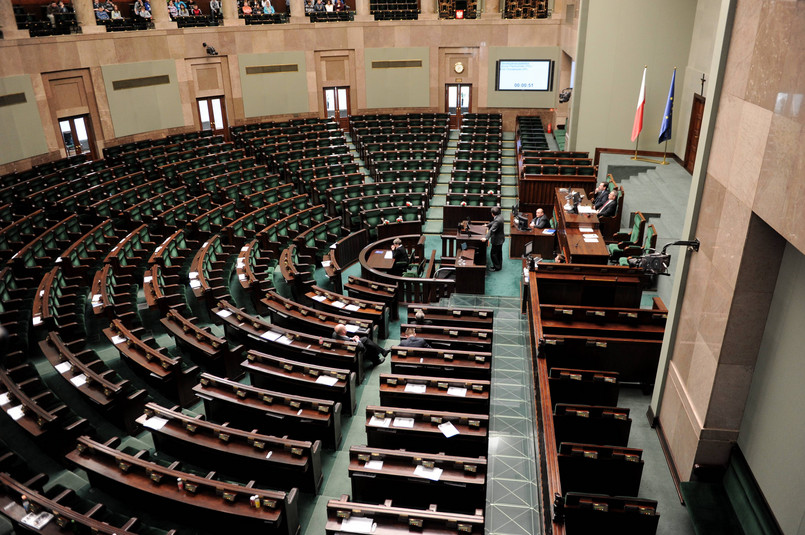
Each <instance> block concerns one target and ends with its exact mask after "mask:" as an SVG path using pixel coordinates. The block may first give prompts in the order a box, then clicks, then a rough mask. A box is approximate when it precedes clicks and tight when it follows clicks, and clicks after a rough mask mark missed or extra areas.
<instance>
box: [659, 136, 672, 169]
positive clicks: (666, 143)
mask: <svg viewBox="0 0 805 535" xmlns="http://www.w3.org/2000/svg"><path fill="white" fill-rule="evenodd" d="M666 154H668V140H667V139H666V140H665V145H664V146H663V148H662V162H660V165H668V164H669V163H670V162H666V161H665V156H666Z"/></svg>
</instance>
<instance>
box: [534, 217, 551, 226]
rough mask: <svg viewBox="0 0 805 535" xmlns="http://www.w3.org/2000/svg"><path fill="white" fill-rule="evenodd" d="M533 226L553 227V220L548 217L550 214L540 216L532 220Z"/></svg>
mask: <svg viewBox="0 0 805 535" xmlns="http://www.w3.org/2000/svg"><path fill="white" fill-rule="evenodd" d="M531 226H532V227H534V228H550V227H551V220H550V219H548V216H546V215H544V214H543V216H542V217H539V218H537V219H535V220H533V221H532V222H531Z"/></svg>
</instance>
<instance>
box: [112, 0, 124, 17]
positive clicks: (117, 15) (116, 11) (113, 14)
mask: <svg viewBox="0 0 805 535" xmlns="http://www.w3.org/2000/svg"><path fill="white" fill-rule="evenodd" d="M114 6H115V8H114V9H113V10H112V20H120V19H122V18H123V15H122V14H121V13H120V10H119V9H118V8H117V4H115V5H114Z"/></svg>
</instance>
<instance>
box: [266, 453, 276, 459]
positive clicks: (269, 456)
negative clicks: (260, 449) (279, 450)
mask: <svg viewBox="0 0 805 535" xmlns="http://www.w3.org/2000/svg"><path fill="white" fill-rule="evenodd" d="M272 455H274V452H273V451H269V452H268V453H266V459H270V458H271V456H272Z"/></svg>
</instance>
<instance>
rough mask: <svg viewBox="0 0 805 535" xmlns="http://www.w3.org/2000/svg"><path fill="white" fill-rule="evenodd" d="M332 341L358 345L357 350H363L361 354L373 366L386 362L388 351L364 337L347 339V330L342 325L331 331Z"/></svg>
mask: <svg viewBox="0 0 805 535" xmlns="http://www.w3.org/2000/svg"><path fill="white" fill-rule="evenodd" d="M332 338H333V339H334V340H343V341H344V342H355V343H357V344H358V348H359V349H363V354H364V355H365V356H366V358H367V359H369V360H370V361H372V365H373V366H377V365H378V364H383V362H384V361H385V360H386V355H388V352H389V350H388V349H383V348H382V347H380V346H379V345H377V344H376V343H375V341H374V340H372V339H371V338H368V337H366V336H364V337H363V338H361V337H360V336H353V337H351V338H350V337H349V335H347V328H346V326H345V325H344V324H343V323H339V324H338V325H336V326H335V329H334V330H333V336H332ZM381 355H382V356H381Z"/></svg>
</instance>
